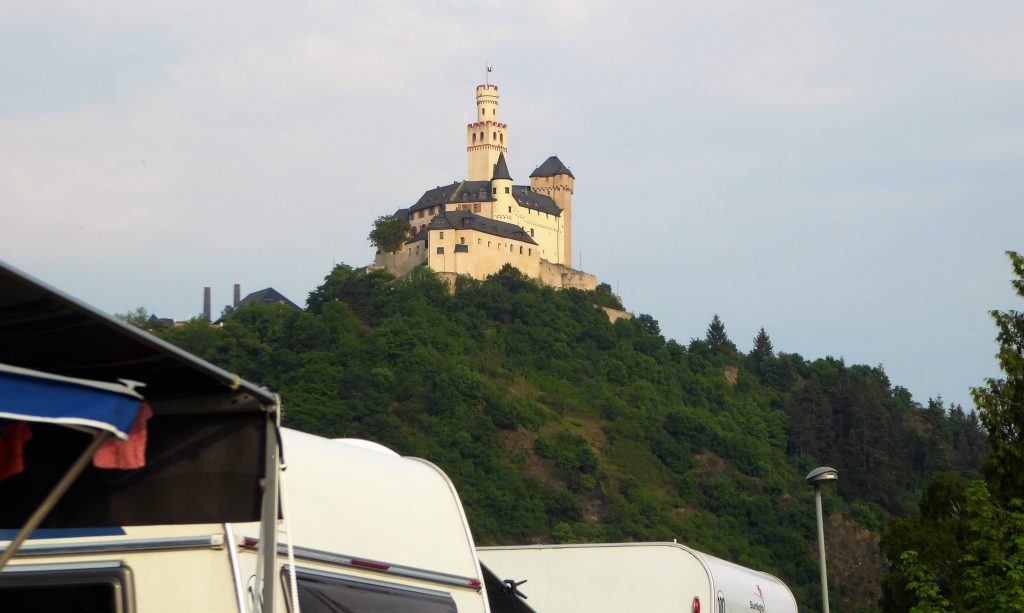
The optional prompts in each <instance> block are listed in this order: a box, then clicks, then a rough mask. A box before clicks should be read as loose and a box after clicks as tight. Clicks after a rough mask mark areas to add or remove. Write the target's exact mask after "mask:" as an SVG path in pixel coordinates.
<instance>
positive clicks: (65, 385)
mask: <svg viewBox="0 0 1024 613" xmlns="http://www.w3.org/2000/svg"><path fill="white" fill-rule="evenodd" d="M141 403H142V396H140V395H139V394H138V393H137V392H136V391H135V390H134V389H132V387H129V386H128V385H125V384H124V383H105V382H102V381H89V380H87V379H75V378H72V377H61V376H58V375H51V374H48V373H44V372H39V371H38V370H30V369H27V368H17V367H15V366H8V365H6V364H0V420H3V419H9V420H12V421H29V422H36V423H44V424H60V425H63V426H80V427H83V428H91V429H93V430H105V431H107V432H109V433H111V434H112V435H114V436H115V437H117V438H119V439H122V440H124V439H126V438H128V430H129V429H131V427H132V422H133V421H134V420H135V415H136V414H137V413H138V411H139V405H140V404H141Z"/></svg>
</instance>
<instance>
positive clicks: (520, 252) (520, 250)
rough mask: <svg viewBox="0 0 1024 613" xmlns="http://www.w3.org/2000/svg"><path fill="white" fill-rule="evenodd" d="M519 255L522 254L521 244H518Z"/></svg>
mask: <svg viewBox="0 0 1024 613" xmlns="http://www.w3.org/2000/svg"><path fill="white" fill-rule="evenodd" d="M519 255H523V246H522V245H519Z"/></svg>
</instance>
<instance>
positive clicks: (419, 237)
mask: <svg viewBox="0 0 1024 613" xmlns="http://www.w3.org/2000/svg"><path fill="white" fill-rule="evenodd" d="M425 240H427V231H426V229H423V230H420V231H419V232H417V233H416V234H413V235H412V238H410V239H409V240H407V241H405V244H406V245H408V244H410V243H415V242H417V241H425Z"/></svg>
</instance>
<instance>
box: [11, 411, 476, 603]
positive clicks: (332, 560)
mask: <svg viewBox="0 0 1024 613" xmlns="http://www.w3.org/2000/svg"><path fill="white" fill-rule="evenodd" d="M281 435H282V439H283V440H282V443H283V445H282V447H283V450H284V456H283V459H284V461H285V462H286V470H285V471H284V473H283V475H282V490H281V499H282V511H283V513H282V515H283V519H282V520H281V521H280V522H279V527H280V530H279V533H278V536H279V542H278V565H277V567H278V572H277V577H278V581H279V582H280V583H279V589H278V590H276V600H277V602H276V603H274V604H275V606H274V607H273V610H278V611H286V610H294V607H293V606H292V604H293V602H294V599H296V597H297V600H299V601H300V605H301V607H300V608H301V610H302V611H305V612H306V613H318V612H322V611H332V612H333V611H357V612H362V611H382V612H388V611H417V612H422V613H454V612H455V611H459V612H471V613H486V612H488V611H489V610H490V609H489V607H488V603H487V598H486V594H485V592H484V588H483V581H484V578H483V575H482V573H481V571H480V566H479V562H478V560H477V557H476V552H475V550H474V546H473V539H472V536H471V534H470V531H469V526H468V525H467V523H466V518H465V515H464V513H463V510H462V504H461V502H460V501H459V497H458V494H457V493H456V491H455V488H454V486H453V485H452V483H451V481H450V480H449V479H448V477H447V476H446V475H445V474H444V473H443V472H442V471H441V470H440V469H438V468H437V467H436V466H434V465H433V464H431V463H430V462H427V461H425V460H420V459H416V458H404V457H401V456H399V455H398V454H396V453H394V452H393V451H391V450H389V449H387V448H385V447H383V446H380V445H377V444H375V443H370V442H367V441H354V440H329V439H325V438H321V437H317V436H313V435H309V434H305V433H302V432H297V431H293V430H288V429H282V431H281ZM259 528H260V525H259V523H258V522H252V523H243V524H231V523H227V524H205V525H203V524H198V525H197V524H193V525H177V526H170V525H169V526H135V527H130V526H129V527H124V528H114V529H103V530H72V531H64V530H51V531H46V530H43V531H41V533H40V534H39V536H42V537H43V538H32V539H30V540H28V541H27V543H26V544H25V545H24V546H22V548H21V549H20V551H19V552H18V553H17V555H16V557H15V558H14V561H13V562H12V563H11V564H9V565H8V566H7V568H5V569H4V571H3V573H2V574H0V610H12V611H16V610H22V609H21V608H20V607H26V609H25V610H45V611H53V612H54V613H59V612H63V611H76V612H77V611H93V610H97V611H111V612H114V611H116V612H124V613H130V612H133V611H134V612H140V613H155V612H168V613H170V612H172V611H173V612H177V611H197V612H205V611H232V612H234V611H238V612H245V611H251V610H253V609H254V602H253V601H254V600H256V599H257V595H258V594H260V593H261V592H262V590H261V589H259V588H258V587H257V586H258V582H257V577H258V576H259V568H260V566H261V565H260V564H259V562H258V560H257V558H258V552H257V550H258V543H259V534H260V533H259ZM3 538H9V537H7V536H5V535H2V534H0V539H3ZM289 545H290V547H289ZM0 547H3V545H2V544H0ZM292 567H294V568H295V571H296V573H295V579H294V582H293V580H292V574H291V573H290V572H289V571H290V569H291V568H292ZM296 587H297V588H298V592H297V594H293V589H294V588H296ZM85 603H90V606H93V607H94V608H87V607H85ZM33 606H34V607H41V608H32V607H33ZM8 607H11V608H8ZM263 608H264V610H270V609H271V607H269V606H267V607H263Z"/></svg>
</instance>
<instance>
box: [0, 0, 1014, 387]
mask: <svg viewBox="0 0 1024 613" xmlns="http://www.w3.org/2000/svg"><path fill="white" fill-rule="evenodd" d="M283 4H287V5H288V6H287V7H285V6H282V5H283ZM1022 32H1024V3H1021V2H1020V1H1019V0H1012V1H1006V2H998V1H996V2H986V1H982V2H962V1H956V2H944V1H936V0H922V1H905V2H878V1H862V2H824V1H818V2H801V1H774V0H764V1H758V0H745V1H742V2H738V1H733V0H714V1H682V2H680V1H678V0H673V1H667V2H629V3H627V2H621V1H619V0H614V1H607V2H604V1H582V0H570V1H555V0H547V1H544V2H524V1H522V0H518V1H508V2H505V1H487V0H472V1H451V2H437V1H435V2H414V1H410V2H403V1H400V0H393V1H380V0H374V1H372V2H345V1H337V2H325V1H319V2H318V1H310V2H301V3H269V2H252V1H246V2H207V1H205V0H204V1H201V2H200V1H190V0H182V1H168V2H161V1H154V2H145V3H124V2H108V1H104V0H94V1H91V2H87V3H82V2H45V1H28V0H26V1H23V2H19V1H17V0H14V1H8V2H4V3H2V4H0V83H2V86H0V259H3V260H5V261H6V262H8V263H10V264H13V265H14V266H16V267H18V268H20V269H22V270H24V271H26V272H28V273H30V274H32V275H34V276H36V277H38V278H40V279H42V280H44V281H46V282H49V283H51V284H53V285H55V286H57V287H59V288H61V289H63V290H65V291H67V292H69V293H71V294H72V295H75V296H78V297H80V298H82V299H84V300H86V301H87V302H89V303H91V304H93V305H95V306H97V307H99V308H101V309H103V310H106V311H109V312H126V311H128V310H131V309H134V308H135V307H139V306H142V307H145V308H146V309H147V310H149V311H150V312H155V313H157V314H159V315H161V316H165V317H176V318H187V317H189V316H192V315H195V314H198V313H199V312H200V311H201V308H202V288H203V287H204V286H211V287H212V288H213V302H214V308H215V310H216V309H219V307H220V306H221V305H224V304H227V303H228V302H229V301H230V299H231V286H232V284H233V283H236V282H237V283H241V284H242V289H243V293H244V292H248V291H254V290H257V289H261V288H263V287H267V286H273V287H275V288H277V289H278V290H280V291H281V292H283V293H284V294H285V295H287V296H289V297H290V298H291V299H292V300H294V301H296V302H298V303H304V301H305V298H306V296H307V294H308V292H309V291H310V290H311V289H313V288H314V287H315V286H316V285H317V284H318V283H319V282H320V281H321V280H322V278H323V277H324V275H326V274H327V273H328V272H329V271H330V269H331V267H332V265H333V263H335V262H345V263H348V264H351V265H353V266H361V265H364V264H367V263H369V262H370V261H371V259H372V256H373V251H372V249H371V248H370V246H369V244H368V243H367V240H366V235H367V233H368V231H369V227H370V224H371V222H372V220H373V219H374V218H375V217H377V216H378V215H381V214H384V213H390V212H393V211H394V210H395V209H398V208H400V207H403V206H408V205H410V204H412V203H413V202H415V201H416V199H417V198H418V197H419V195H420V194H421V193H422V192H423V191H424V190H425V189H427V188H431V187H434V186H436V185H439V184H444V183H448V182H451V181H453V180H456V179H462V178H464V175H465V172H466V170H465V167H466V161H465V148H464V147H465V142H464V138H465V125H466V124H467V123H468V122H470V121H472V120H473V118H474V98H473V95H474V86H475V85H476V84H477V83H479V82H482V81H483V78H484V70H483V67H484V64H485V62H491V63H493V64H495V66H496V67H497V70H496V72H495V73H494V74H493V76H492V82H495V83H497V84H498V85H499V87H500V92H501V106H500V109H499V119H500V120H502V121H504V122H506V123H508V124H509V135H510V138H509V155H508V159H509V167H510V170H511V173H512V176H513V178H514V179H515V180H516V181H517V183H519V182H522V183H526V182H528V180H529V179H528V176H529V174H530V172H532V171H533V169H534V168H535V167H536V166H537V165H538V164H540V162H542V161H543V160H544V159H545V158H546V157H547V156H548V155H551V154H558V156H559V157H560V158H561V159H562V160H563V161H564V162H565V163H566V164H567V165H569V166H570V168H572V170H573V173H574V174H575V175H576V178H577V182H576V194H575V199H574V213H573V222H574V225H575V227H574V232H575V236H574V241H573V242H574V248H575V249H576V250H577V253H576V254H575V255H576V257H577V260H576V263H577V264H580V263H581V264H582V268H583V269H585V270H587V271H588V272H592V273H595V274H596V275H597V276H598V277H599V278H600V279H601V280H603V281H607V282H608V283H610V284H611V285H612V286H613V287H614V288H617V290H618V291H619V293H621V295H622V296H623V298H624V299H625V302H626V305H627V308H628V309H629V310H631V311H634V312H642V313H649V314H651V315H653V316H654V317H655V318H656V319H658V320H659V321H660V322H661V326H662V331H663V332H664V334H665V335H666V336H668V337H671V338H676V339H678V340H680V341H681V342H684V343H685V342H687V341H688V340H689V339H690V338H691V337H702V336H703V335H704V332H705V329H706V327H707V324H708V322H709V321H710V319H711V317H712V315H713V314H715V313H718V314H719V315H720V316H721V317H722V319H723V321H724V322H725V324H726V329H727V331H728V333H729V334H730V336H731V337H732V339H733V340H734V341H735V342H736V343H737V345H738V346H739V347H740V348H741V349H743V350H749V348H750V345H751V344H752V339H753V337H754V336H755V334H756V332H757V330H758V328H759V327H761V326H764V327H765V329H766V330H767V331H768V333H769V334H770V335H771V337H772V340H773V342H774V344H775V347H776V349H779V350H783V351H788V352H796V353H800V354H802V355H803V356H804V357H807V358H816V357H824V356H826V355H832V356H836V357H840V356H841V357H843V358H845V359H846V361H847V363H866V364H869V365H877V364H883V365H884V367H885V369H886V372H887V373H888V374H889V376H890V378H891V379H892V381H893V382H894V383H895V384H898V385H903V386H905V387H908V388H909V389H910V390H911V392H913V394H914V396H915V399H917V400H918V401H919V402H926V401H927V399H928V398H929V397H934V396H937V395H941V396H943V398H945V399H946V400H947V401H953V402H959V403H963V404H964V405H965V406H968V405H970V396H969V393H968V389H969V387H970V386H972V385H978V384H980V383H981V382H982V380H983V379H984V377H987V376H994V375H998V368H997V365H996V362H995V359H994V357H993V356H994V353H995V351H996V346H995V344H994V342H993V339H994V336H995V329H994V327H993V325H992V323H991V320H990V318H989V315H988V311H989V310H990V309H993V308H1001V309H1005V308H1011V307H1012V308H1020V306H1021V305H1020V303H1019V301H1017V300H1016V299H1015V296H1014V294H1013V293H1012V292H1011V289H1010V285H1009V279H1010V268H1009V264H1008V261H1007V259H1006V257H1005V256H1004V255H1003V252H1004V251H1005V250H1007V249H1013V250H1024V204H1022V194H1024V35H1022Z"/></svg>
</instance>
